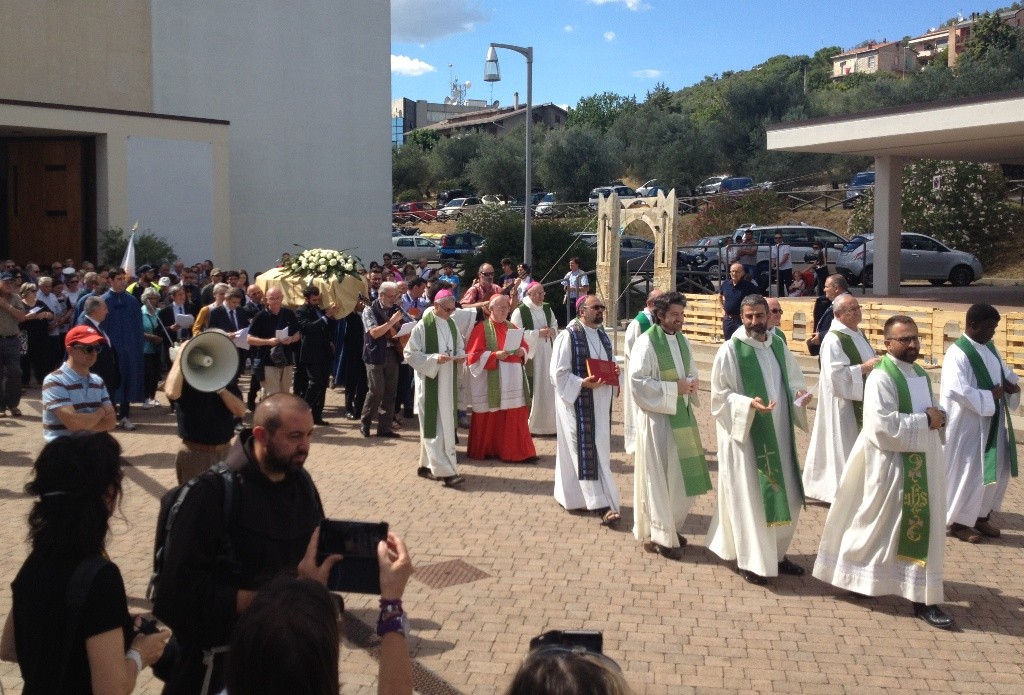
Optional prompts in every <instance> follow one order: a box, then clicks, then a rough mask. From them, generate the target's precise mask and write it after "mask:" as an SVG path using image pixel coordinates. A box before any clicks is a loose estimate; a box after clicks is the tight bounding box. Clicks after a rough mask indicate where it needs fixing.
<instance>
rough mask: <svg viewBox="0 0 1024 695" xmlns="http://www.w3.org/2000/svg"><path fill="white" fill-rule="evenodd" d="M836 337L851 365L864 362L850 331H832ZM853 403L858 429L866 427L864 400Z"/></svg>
mask: <svg viewBox="0 0 1024 695" xmlns="http://www.w3.org/2000/svg"><path fill="white" fill-rule="evenodd" d="M830 333H832V334H833V335H835V337H836V338H838V339H839V345H840V346H841V347H842V348H843V352H844V353H845V354H846V357H847V359H849V360H850V366H851V367H852V366H853V365H855V364H863V363H864V359H863V358H862V357H861V356H860V350H858V349H857V344H856V343H855V342H853V338H852V337H850V335H849V334H848V333H843V332H842V331H830ZM861 379H862V380H866V379H867V376H866V375H865V374H863V373H862V374H861ZM851 402H852V403H853V417H854V418H856V420H857V429H858V430H862V429H864V401H851Z"/></svg>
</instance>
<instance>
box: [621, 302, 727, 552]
mask: <svg viewBox="0 0 1024 695" xmlns="http://www.w3.org/2000/svg"><path fill="white" fill-rule="evenodd" d="M653 309H654V312H655V315H656V317H657V321H656V323H655V325H654V326H653V327H652V328H651V329H650V330H648V331H646V332H645V333H644V334H643V335H641V336H640V337H639V338H637V340H636V342H635V343H634V344H633V351H632V353H631V355H630V359H629V365H628V367H627V369H628V372H629V381H628V386H629V388H630V389H632V391H633V402H634V404H635V405H636V408H637V412H636V428H637V434H636V457H635V459H634V467H633V475H634V483H633V517H634V522H633V536H634V537H635V538H636V539H637V540H638V541H640V542H642V543H643V544H644V549H645V550H647V551H648V552H657V553H659V554H660V555H662V556H663V557H667V558H669V559H678V558H679V557H681V555H682V553H681V550H680V549H681V548H682V546H684V545H686V537H685V536H683V524H684V523H685V521H686V515H687V514H689V513H690V508H691V507H692V506H693V502H694V500H696V499H697V497H698V496H700V495H702V494H704V493H705V492H708V491H709V490H711V476H710V474H709V472H708V464H707V458H706V457H705V455H704V447H703V445H702V444H701V441H700V431H699V429H698V426H697V420H696V418H695V417H694V414H693V407H694V406H695V405H696V399H697V366H696V363H695V362H694V359H693V350H692V349H691V348H690V342H689V341H688V340H687V339H686V336H684V335H683V333H682V328H683V321H684V319H685V314H686V297H685V296H684V295H683V294H682V293H681V292H669V293H668V294H660V295H659V296H657V297H655V299H654V301H653Z"/></svg>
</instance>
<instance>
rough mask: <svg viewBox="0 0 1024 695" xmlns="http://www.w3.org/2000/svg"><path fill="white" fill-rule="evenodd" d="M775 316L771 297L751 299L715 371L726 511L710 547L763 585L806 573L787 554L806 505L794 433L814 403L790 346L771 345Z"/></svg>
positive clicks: (719, 515)
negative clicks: (770, 327)
mask: <svg viewBox="0 0 1024 695" xmlns="http://www.w3.org/2000/svg"><path fill="white" fill-rule="evenodd" d="M767 317H768V304H767V302H765V300H764V297H762V296H760V295H749V296H747V297H744V298H743V301H742V303H741V304H740V319H741V321H742V322H743V325H742V326H741V327H740V328H739V329H737V330H736V332H735V333H734V334H733V337H732V338H730V339H729V340H727V341H726V342H725V343H724V344H723V345H722V347H721V348H719V350H718V354H716V355H715V361H714V363H713V364H712V367H711V413H712V415H713V416H714V418H715V423H716V432H717V436H718V505H717V507H716V508H715V512H714V515H713V516H712V518H711V526H710V528H709V529H708V540H707V543H708V548H709V549H710V550H711V551H712V552H714V553H715V554H716V555H718V556H719V557H721V558H722V559H723V560H736V566H737V567H738V569H739V573H740V576H742V577H743V579H745V580H746V581H748V582H750V583H752V584H759V585H760V584H765V583H766V581H767V580H766V579H765V578H766V577H775V576H777V575H778V574H780V573H782V574H791V575H795V576H799V575H801V574H803V573H804V569H803V568H802V567H800V566H799V565H797V564H796V563H794V562H792V561H791V560H789V559H787V558H786V556H785V555H786V550H787V549H788V548H789V544H790V541H792V540H793V531H794V529H795V528H796V522H797V519H798V517H799V515H800V507H801V505H802V504H803V501H804V499H803V491H802V489H801V486H800V471H799V469H798V468H797V462H796V453H795V447H794V436H793V427H794V426H797V427H800V428H801V429H807V413H806V411H805V410H804V408H805V406H806V404H807V400H808V398H809V397H808V395H807V392H806V390H805V388H804V378H803V374H802V373H801V371H800V366H799V365H798V364H797V362H796V360H795V359H794V358H793V355H792V353H791V352H790V351H789V348H787V347H786V345H785V343H783V342H782V339H781V338H778V337H776V336H772V337H771V340H769V334H768V318H767ZM794 401H798V402H799V405H797V403H795V402H794ZM762 482H763V483H764V490H763V491H762Z"/></svg>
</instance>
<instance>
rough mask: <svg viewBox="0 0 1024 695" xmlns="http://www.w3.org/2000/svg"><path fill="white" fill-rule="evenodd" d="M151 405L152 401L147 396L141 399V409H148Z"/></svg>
mask: <svg viewBox="0 0 1024 695" xmlns="http://www.w3.org/2000/svg"><path fill="white" fill-rule="evenodd" d="M152 407H153V401H152V400H150V399H149V398H147V399H146V400H144V401H142V409H143V410H149V409H150V408H152Z"/></svg>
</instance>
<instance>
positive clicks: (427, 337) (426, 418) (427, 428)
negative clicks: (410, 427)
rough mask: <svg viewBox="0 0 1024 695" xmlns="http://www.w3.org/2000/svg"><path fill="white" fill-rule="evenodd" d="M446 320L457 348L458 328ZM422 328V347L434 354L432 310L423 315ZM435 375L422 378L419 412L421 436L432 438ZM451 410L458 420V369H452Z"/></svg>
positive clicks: (435, 347) (435, 350)
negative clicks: (421, 408)
mask: <svg viewBox="0 0 1024 695" xmlns="http://www.w3.org/2000/svg"><path fill="white" fill-rule="evenodd" d="M446 321H447V322H448V330H450V331H451V335H452V350H453V351H454V350H455V349H457V347H458V344H459V333H458V330H459V329H458V328H457V327H456V326H455V322H454V321H452V320H451V319H446ZM423 330H424V340H423V347H424V351H425V352H427V353H428V354H430V355H436V354H437V351H438V345H439V343H438V340H437V318H436V317H435V316H434V312H432V311H431V312H428V313H427V315H426V316H424V317H423ZM437 381H438V379H437V377H433V378H431V377H425V378H424V379H423V396H424V400H425V401H426V402H425V403H424V408H425V409H426V412H425V413H420V417H422V418H423V437H424V438H425V439H434V438H436V437H437V403H438V401H437V394H438V391H437ZM452 407H453V408H454V410H453V411H452V413H453V417H454V418H455V419H456V420H458V419H459V415H458V407H459V370H458V369H454V368H453V369H452Z"/></svg>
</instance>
